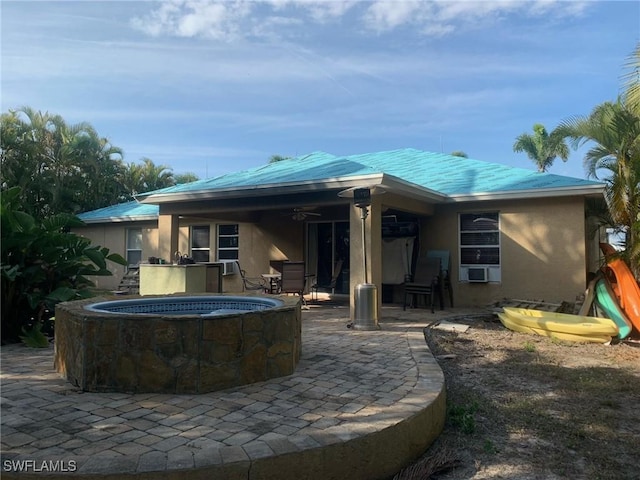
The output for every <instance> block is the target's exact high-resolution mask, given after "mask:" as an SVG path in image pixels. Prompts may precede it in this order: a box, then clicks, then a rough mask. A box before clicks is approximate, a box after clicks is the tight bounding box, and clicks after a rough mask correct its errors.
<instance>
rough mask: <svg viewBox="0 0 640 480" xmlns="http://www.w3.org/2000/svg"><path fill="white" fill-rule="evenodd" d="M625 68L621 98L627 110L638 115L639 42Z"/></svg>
mask: <svg viewBox="0 0 640 480" xmlns="http://www.w3.org/2000/svg"><path fill="white" fill-rule="evenodd" d="M626 68H627V70H628V71H627V72H626V73H625V74H624V75H623V76H622V80H623V86H624V88H625V92H624V93H623V100H624V102H625V104H626V105H627V108H628V109H629V110H631V111H632V112H633V113H634V114H635V115H637V116H640V43H638V44H637V45H636V48H635V50H634V51H633V53H632V54H631V55H630V56H629V60H628V62H627V64H626Z"/></svg>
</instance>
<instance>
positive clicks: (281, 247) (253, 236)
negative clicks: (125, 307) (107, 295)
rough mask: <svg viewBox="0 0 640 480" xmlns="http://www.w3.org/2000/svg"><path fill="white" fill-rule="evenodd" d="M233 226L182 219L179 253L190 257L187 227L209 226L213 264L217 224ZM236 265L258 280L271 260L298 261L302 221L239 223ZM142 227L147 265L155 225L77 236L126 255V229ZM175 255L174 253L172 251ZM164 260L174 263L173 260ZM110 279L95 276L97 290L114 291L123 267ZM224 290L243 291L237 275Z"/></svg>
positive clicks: (94, 229) (155, 245) (104, 227)
mask: <svg viewBox="0 0 640 480" xmlns="http://www.w3.org/2000/svg"><path fill="white" fill-rule="evenodd" d="M230 223H234V222H232V221H229V220H222V221H216V220H209V219H207V220H202V219H195V218H188V219H183V220H182V221H181V224H180V227H179V229H178V250H179V251H180V253H181V254H185V255H190V254H191V251H190V240H189V236H190V228H191V226H193V225H209V227H210V232H211V234H210V237H209V238H210V248H211V258H210V259H211V261H216V260H217V259H216V258H215V257H216V246H217V239H216V225H217V224H230ZM238 225H239V228H238V230H239V233H238V234H239V239H238V240H239V254H238V255H239V262H240V265H241V266H242V268H243V269H244V270H245V271H246V272H247V275H248V276H250V277H258V276H259V275H260V274H261V273H266V272H269V261H270V260H291V261H299V260H303V259H304V258H303V257H304V222H291V221H288V220H287V221H283V219H282V218H281V217H280V216H277V214H274V215H273V216H267V218H263V219H261V221H260V222H259V223H257V224H252V223H239V224H238ZM127 228H142V229H143V230H142V239H143V246H142V261H143V262H146V261H147V260H148V258H149V257H151V256H158V255H159V251H160V249H159V238H158V226H157V224H155V223H153V222H150V223H149V222H146V223H132V222H126V223H111V224H99V225H88V226H87V227H83V228H78V229H76V230H75V231H76V233H78V234H80V235H83V236H85V237H87V238H90V239H91V241H92V242H93V243H94V244H96V245H102V246H104V247H107V248H109V250H110V251H111V252H112V253H119V254H120V255H122V256H126V229H127ZM174 253H175V252H174ZM171 257H172V258H165V260H166V261H168V262H173V261H174V258H173V255H172V256H171ZM110 269H111V271H112V273H113V276H111V277H95V278H94V281H95V282H96V285H97V286H98V288H101V289H106V290H114V289H116V288H117V286H118V284H119V283H120V280H121V279H122V277H123V276H124V274H125V267H123V266H121V265H116V264H113V263H112V264H111V265H110ZM223 291H224V292H225V293H229V292H240V291H242V279H241V277H240V275H239V274H237V273H236V274H234V275H225V276H224V278H223Z"/></svg>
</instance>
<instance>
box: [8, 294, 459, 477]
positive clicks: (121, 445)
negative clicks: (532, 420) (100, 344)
mask: <svg viewBox="0 0 640 480" xmlns="http://www.w3.org/2000/svg"><path fill="white" fill-rule="evenodd" d="M454 313H455V311H452V310H448V311H444V312H436V314H435V315H434V314H431V313H429V312H428V311H427V310H411V311H407V312H403V311H402V309H400V308H396V307H385V308H384V309H383V313H382V319H381V326H382V329H381V330H379V331H353V330H349V329H347V328H346V324H347V322H348V315H349V310H348V308H346V307H335V306H334V307H325V306H323V307H316V306H312V307H311V308H310V309H309V310H304V311H303V334H302V350H303V353H302V358H301V361H300V363H299V365H298V367H297V369H296V372H295V373H294V374H293V375H291V376H288V377H283V378H277V379H272V380H270V381H266V382H260V383H257V384H253V385H248V386H244V387H239V388H233V389H229V390H224V391H221V392H214V393H210V394H202V395H167V394H136V395H131V394H123V393H83V392H81V391H79V390H78V389H76V388H74V387H73V386H72V385H71V384H69V383H68V382H66V381H65V380H64V379H62V378H60V377H59V376H58V374H57V373H56V372H55V371H54V370H53V349H52V348H49V349H30V348H26V347H24V346H22V345H9V346H4V347H2V349H1V361H2V364H1V387H2V390H1V394H0V400H1V404H0V406H1V413H2V417H1V434H2V437H1V444H2V445H1V452H0V453H1V460H2V476H3V478H9V477H11V476H13V475H15V476H18V477H23V478H24V475H18V474H17V472H16V470H20V469H22V470H28V471H29V472H31V473H34V472H36V473H37V472H38V471H40V472H45V471H46V470H47V469H48V470H53V471H54V472H55V473H57V474H58V475H59V476H64V475H67V476H71V475H72V476H79V475H80V474H83V475H84V476H87V477H92V476H104V477H100V478H123V477H126V476H127V475H132V474H138V475H139V478H211V477H212V476H215V475H221V476H222V477H220V478H276V476H277V477H279V478H287V477H289V478H303V477H306V478H347V477H349V478H376V477H377V476H380V477H384V476H389V474H391V475H392V474H393V473H394V472H395V471H397V469H398V468H399V467H401V466H402V465H403V464H405V463H406V462H407V461H410V459H411V458H413V457H415V456H416V455H418V454H419V453H420V452H421V450H423V449H424V448H425V447H426V446H428V445H429V444H430V443H431V442H432V441H433V438H435V436H437V434H438V433H439V432H440V430H441V428H442V423H443V421H444V394H443V390H444V385H443V382H444V380H443V375H442V372H441V371H440V369H439V367H438V365H437V364H436V362H435V360H434V359H433V357H432V356H431V354H430V352H429V350H428V348H427V346H426V343H425V341H424V336H423V332H422V328H423V327H424V326H425V325H426V324H427V323H428V322H431V321H434V320H435V319H436V318H439V317H445V316H451V315H452V314H454ZM323 450H324V451H325V452H324V453H323ZM327 452H330V453H331V457H330V458H329V457H328V455H327ZM347 457H348V458H347ZM285 460H286V464H285V463H283V462H284V461H285ZM284 465H286V472H285V471H284V470H283V469H285V467H284ZM43 469H44V470H43ZM65 470H66V471H65ZM374 472H375V473H374ZM145 474H146V475H145ZM188 474H190V475H188ZM223 475H224V476H223ZM343 475H344V476H343ZM270 476H272V477H270ZM215 478H219V477H215Z"/></svg>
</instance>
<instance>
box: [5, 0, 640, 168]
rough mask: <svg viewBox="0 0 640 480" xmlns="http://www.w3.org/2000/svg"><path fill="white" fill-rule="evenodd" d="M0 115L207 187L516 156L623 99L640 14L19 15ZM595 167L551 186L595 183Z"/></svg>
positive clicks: (10, 29)
mask: <svg viewBox="0 0 640 480" xmlns="http://www.w3.org/2000/svg"><path fill="white" fill-rule="evenodd" d="M0 15H1V27H2V32H1V40H2V43H1V49H2V50H1V51H2V70H1V82H2V83H1V107H2V112H6V111H7V110H9V109H11V108H17V107H20V106H23V105H27V106H30V107H32V108H35V109H36V110H42V111H49V112H50V113H56V114H60V115H62V116H63V117H64V118H65V120H66V121H67V122H69V123H77V122H81V121H87V122H89V123H91V124H92V125H93V126H94V127H95V128H96V129H97V131H98V133H99V134H100V135H101V136H105V137H107V138H108V139H109V140H110V141H111V143H112V144H113V145H116V146H118V147H120V148H122V149H123V150H124V154H125V157H124V160H125V161H126V162H138V161H139V160H140V159H141V158H142V157H148V158H151V159H152V160H153V161H154V162H155V163H156V164H165V165H168V166H170V167H172V168H173V170H174V172H175V173H183V172H193V173H195V174H196V175H198V176H199V177H201V178H204V177H206V176H216V175H220V174H224V173H227V172H230V171H236V170H240V169H244V168H250V167H254V166H259V165H262V164H265V163H266V162H267V161H268V160H269V158H270V157H271V156H272V155H275V154H278V155H283V156H294V155H301V154H305V153H310V152H312V151H318V150H322V151H326V152H329V153H332V154H335V155H348V154H356V153H366V152H374V151H382V150H392V149H397V148H405V147H411V148H417V149H421V150H427V151H434V152H444V153H450V152H452V151H454V150H463V151H464V152H466V153H467V154H468V155H469V156H470V157H472V158H476V159H479V160H486V161H492V162H498V163H503V164H506V165H512V166H518V167H524V168H530V169H535V166H534V164H533V163H532V162H531V161H530V160H529V159H528V158H527V156H526V155H525V154H522V153H520V154H516V153H514V152H513V149H512V147H513V143H514V140H515V138H516V137H517V136H518V135H519V134H521V133H523V132H531V131H532V126H533V124H534V123H537V122H539V123H542V124H544V125H545V126H546V127H547V128H548V129H552V128H554V127H555V126H556V125H557V124H558V123H559V122H560V121H562V120H564V119H567V118H568V117H570V116H572V115H586V114H588V113H589V112H590V111H591V109H592V108H593V107H594V106H596V105H598V104H599V103H602V102H604V101H607V100H615V99H616V97H617V95H618V94H619V93H620V88H621V87H620V86H621V81H620V76H621V75H622V73H623V72H624V68H623V67H624V64H625V62H626V60H627V59H628V57H629V55H630V54H631V52H632V51H633V49H634V47H635V45H636V43H637V42H638V41H639V38H640V2H636V1H621V2H611V1H608V2H594V1H554V0H544V1H532V2H524V1H510V0H503V1H497V2H489V1H480V2H475V1H427V0H425V1H391V2H390V1H337V0H336V1H314V0H296V1H288V0H273V1H264V2H258V1H244V0H237V1H223V2H220V1H182V0H181V1H163V2H135V1H108V2H101V1H82V2H70V1H48V2H47V1H45V2H33V1H28V0H27V1H24V0H23V1H15V2H14V1H6V0H2V1H1V3H0ZM583 151H584V149H583V150H580V151H578V152H573V153H572V155H571V157H570V159H569V161H568V162H567V163H563V162H562V161H561V160H556V163H555V164H554V166H553V167H552V168H551V170H550V171H551V172H552V173H557V174H561V175H570V176H575V177H579V178H584V171H583V168H582V157H583Z"/></svg>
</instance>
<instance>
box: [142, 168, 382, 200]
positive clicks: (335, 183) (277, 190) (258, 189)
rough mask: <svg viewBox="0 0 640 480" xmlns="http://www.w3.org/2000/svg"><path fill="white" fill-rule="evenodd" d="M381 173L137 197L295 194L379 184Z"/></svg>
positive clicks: (207, 197) (182, 198) (191, 197)
mask: <svg viewBox="0 0 640 480" xmlns="http://www.w3.org/2000/svg"><path fill="white" fill-rule="evenodd" d="M383 177H384V175H383V174H382V173H373V174H368V175H356V176H349V177H336V178H328V179H324V180H306V181H302V182H283V183H270V184H262V185H249V186H244V187H224V188H216V189H206V190H200V191H193V192H177V193H156V194H149V195H146V194H141V195H138V196H136V200H138V201H139V202H140V203H144V204H161V203H172V202H186V201H193V200H214V199H216V198H224V199H229V198H234V197H238V198H241V197H242V198H246V197H247V196H253V197H261V196H271V195H283V194H295V193H302V192H305V193H307V192H309V191H322V190H335V189H344V188H349V187H353V186H366V185H379V184H381V183H382V180H383Z"/></svg>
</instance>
